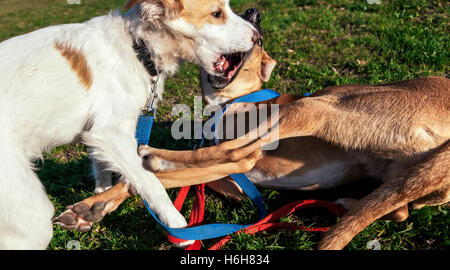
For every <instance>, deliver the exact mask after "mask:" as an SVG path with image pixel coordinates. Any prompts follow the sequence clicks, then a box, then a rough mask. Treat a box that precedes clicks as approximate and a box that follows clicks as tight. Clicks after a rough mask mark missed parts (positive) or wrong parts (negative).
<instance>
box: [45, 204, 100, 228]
mask: <svg viewBox="0 0 450 270" xmlns="http://www.w3.org/2000/svg"><path fill="white" fill-rule="evenodd" d="M105 206H106V203H105V202H96V203H94V204H93V205H92V207H89V205H87V204H85V203H82V202H80V203H77V204H75V205H73V206H68V207H67V210H66V211H64V212H63V213H62V214H61V215H59V216H58V217H56V218H54V219H53V220H52V221H53V224H59V225H60V226H61V227H62V228H63V229H64V230H76V231H79V232H87V231H89V230H90V229H91V227H92V224H93V223H94V222H99V221H101V220H102V219H103V216H104V215H103V213H102V211H103V209H104V208H105Z"/></svg>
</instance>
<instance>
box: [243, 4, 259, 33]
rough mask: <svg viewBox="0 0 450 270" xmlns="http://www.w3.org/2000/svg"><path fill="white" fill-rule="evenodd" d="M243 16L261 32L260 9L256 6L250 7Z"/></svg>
mask: <svg viewBox="0 0 450 270" xmlns="http://www.w3.org/2000/svg"><path fill="white" fill-rule="evenodd" d="M241 17H242V18H243V19H244V20H246V21H249V22H250V23H251V24H252V25H253V26H254V27H255V28H256V29H257V30H258V31H259V32H261V26H260V23H261V19H262V17H261V13H259V10H258V9H256V8H249V9H247V10H246V11H245V12H244V13H243V14H242V15H241Z"/></svg>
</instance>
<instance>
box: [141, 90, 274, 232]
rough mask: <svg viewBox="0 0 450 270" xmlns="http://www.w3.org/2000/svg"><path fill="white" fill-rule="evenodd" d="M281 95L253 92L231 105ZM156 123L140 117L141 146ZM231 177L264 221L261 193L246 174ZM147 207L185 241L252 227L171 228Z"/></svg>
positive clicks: (202, 226)
mask: <svg viewBox="0 0 450 270" xmlns="http://www.w3.org/2000/svg"><path fill="white" fill-rule="evenodd" d="M279 96H280V95H279V94H278V93H276V92H274V91H273V90H270V89H263V90H260V91H257V92H253V93H251V94H248V95H245V96H242V97H240V98H237V99H236V100H234V101H233V102H232V103H231V104H234V103H241V102H246V103H249V102H251V103H256V102H262V101H266V100H269V99H273V98H276V97H279ZM231 104H228V105H227V106H226V107H225V108H224V109H223V110H222V114H221V115H223V113H225V111H226V110H227V109H228V107H229V106H230V105H231ZM221 115H220V116H219V117H217V119H220V117H221ZM153 122H154V116H144V115H141V116H139V120H138V127H137V129H136V130H137V131H136V139H137V140H138V143H139V144H148V142H149V139H150V132H151V128H152V125H153ZM204 139H205V138H204V137H203V139H202V143H201V145H203V142H204ZM231 177H232V178H233V180H235V181H236V183H237V184H238V185H239V186H240V187H241V188H242V190H243V191H244V192H245V193H246V194H247V196H248V197H249V198H250V199H251V200H252V202H253V204H254V205H255V206H256V207H257V208H258V211H259V214H260V220H261V219H263V218H264V217H265V215H266V206H265V204H264V200H263V198H262V196H261V194H260V193H259V191H258V190H257V189H256V187H255V186H254V185H253V183H252V182H251V181H250V180H249V179H248V177H247V176H246V175H245V174H232V175H231ZM144 204H145V207H146V208H147V210H148V211H149V213H150V214H151V215H152V216H153V218H154V219H155V220H156V221H157V222H158V223H159V224H160V225H161V226H162V227H163V228H164V229H165V230H166V231H167V232H168V233H169V234H170V235H172V236H174V237H176V238H179V239H184V240H205V239H211V238H217V237H221V236H225V235H228V234H232V233H235V232H237V231H240V230H242V229H245V228H246V227H249V226H251V225H252V224H249V225H240V224H226V223H216V224H208V225H200V226H195V227H189V228H178V229H174V228H170V227H168V226H166V225H165V224H164V223H162V222H161V221H160V220H159V219H158V218H157V217H156V215H155V213H153V211H152V210H151V209H150V207H149V206H148V204H147V202H146V201H145V200H144Z"/></svg>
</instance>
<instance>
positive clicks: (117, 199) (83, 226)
mask: <svg viewBox="0 0 450 270" xmlns="http://www.w3.org/2000/svg"><path fill="white" fill-rule="evenodd" d="M260 156H261V151H257V152H255V153H252V154H251V155H250V156H249V157H248V158H245V159H243V160H240V161H238V162H234V163H225V164H218V165H212V166H210V167H204V168H182V169H177V170H175V171H170V172H158V173H155V175H156V176H157V177H158V179H159V180H160V181H161V183H162V184H163V185H164V186H165V188H173V187H182V186H187V185H195V184H201V183H205V182H208V181H214V180H217V179H221V178H223V177H225V176H227V175H229V174H230V173H244V172H247V171H249V170H251V169H252V168H253V166H254V165H255V163H256V161H257V160H258V159H259V157H260ZM146 161H147V162H151V160H150V159H149V160H146ZM233 182H234V181H233ZM235 185H236V184H235ZM216 186H217V185H213V189H214V187H216ZM226 187H229V185H227V186H226ZM226 187H225V188H226ZM223 188H224V187H222V190H223ZM230 188H231V187H230ZM230 188H228V189H226V190H230ZM136 194H137V193H136V190H135V189H134V188H133V187H131V186H129V185H127V184H125V183H124V182H119V183H117V184H116V185H114V186H113V187H112V188H110V189H108V190H106V191H104V192H101V193H99V194H97V195H95V196H92V197H89V198H87V199H85V200H83V201H81V202H79V203H76V204H74V205H71V206H68V207H67V208H68V210H66V211H65V212H63V213H62V214H61V215H59V216H58V217H56V218H54V219H53V222H54V224H59V225H60V226H61V227H62V228H63V229H65V230H77V231H79V232H86V231H89V230H90V229H91V227H92V224H93V223H94V222H99V221H101V220H102V219H103V217H104V216H106V215H107V214H109V213H111V212H113V211H114V210H116V209H117V207H119V205H120V204H122V203H123V202H124V201H125V200H126V199H127V198H129V197H131V196H134V195H136ZM227 195H229V196H232V195H234V194H233V193H230V192H228V193H227ZM236 200H238V195H236Z"/></svg>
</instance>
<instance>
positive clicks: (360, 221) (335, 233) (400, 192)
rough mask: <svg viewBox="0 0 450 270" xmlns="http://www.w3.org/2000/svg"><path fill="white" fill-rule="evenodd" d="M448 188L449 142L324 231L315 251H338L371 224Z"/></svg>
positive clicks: (449, 180)
mask: <svg viewBox="0 0 450 270" xmlns="http://www.w3.org/2000/svg"><path fill="white" fill-rule="evenodd" d="M449 185H450V141H447V142H446V143H445V144H444V145H443V146H442V147H441V148H440V149H438V150H437V151H436V152H435V153H433V154H430V156H428V157H427V158H426V159H425V160H424V161H422V162H420V163H419V164H416V165H413V166H411V167H409V168H407V169H406V170H404V171H402V172H400V175H399V176H398V177H394V178H392V179H387V180H386V182H384V183H383V184H382V185H381V186H380V187H378V188H377V189H376V190H375V191H374V192H372V193H371V194H369V195H368V196H366V197H364V198H363V199H361V200H360V201H359V202H358V203H357V204H356V205H355V206H354V207H353V209H350V211H349V212H347V213H346V214H345V216H344V217H343V218H342V219H341V220H340V221H339V223H338V224H336V225H335V226H333V227H332V228H331V229H330V231H328V232H327V233H326V235H325V237H324V238H323V239H322V241H321V242H320V244H319V249H342V248H344V247H345V246H346V245H347V244H348V243H349V242H350V241H351V240H352V239H353V237H354V236H355V235H357V234H358V233H359V232H361V231H362V230H363V229H364V228H366V227H367V226H368V225H370V224H371V223H372V222H374V221H375V220H377V219H379V218H381V217H383V216H384V215H386V214H388V213H390V212H392V211H393V210H396V209H400V208H402V207H404V206H405V205H407V204H408V203H410V202H413V201H416V200H418V199H420V198H422V197H424V196H426V195H428V194H431V193H432V192H435V191H437V190H442V189H444V188H445V187H448V186H449Z"/></svg>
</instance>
